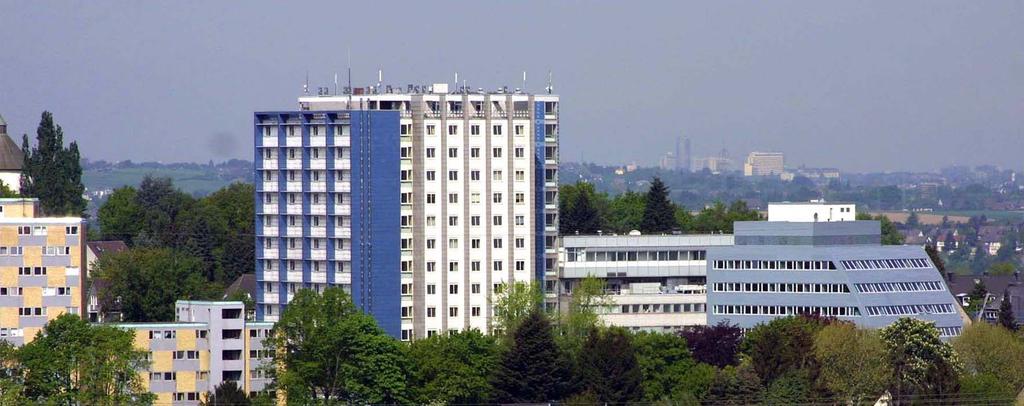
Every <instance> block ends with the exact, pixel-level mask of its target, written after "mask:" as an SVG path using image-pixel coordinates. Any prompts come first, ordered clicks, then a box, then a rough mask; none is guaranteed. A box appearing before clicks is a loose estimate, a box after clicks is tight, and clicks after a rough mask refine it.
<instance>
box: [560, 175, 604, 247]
mask: <svg viewBox="0 0 1024 406" xmlns="http://www.w3.org/2000/svg"><path fill="white" fill-rule="evenodd" d="M559 193H560V194H559V212H560V213H561V214H560V216H559V220H558V226H559V231H560V232H561V233H562V234H563V235H572V234H583V235H591V234H597V232H598V231H599V230H601V229H603V228H604V224H603V223H604V216H603V215H602V213H601V206H602V203H600V202H599V201H600V200H602V197H603V196H602V195H599V194H598V193H597V192H596V191H594V185H591V184H589V183H585V182H582V181H580V182H576V184H575V185H562V186H561V187H560V192H559Z"/></svg>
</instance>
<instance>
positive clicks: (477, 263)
mask: <svg viewBox="0 0 1024 406" xmlns="http://www.w3.org/2000/svg"><path fill="white" fill-rule="evenodd" d="M469 268H470V269H469V270H470V271H473V272H476V271H479V270H480V261H473V262H470V263H469Z"/></svg>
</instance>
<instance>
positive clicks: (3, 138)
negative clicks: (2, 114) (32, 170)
mask: <svg viewBox="0 0 1024 406" xmlns="http://www.w3.org/2000/svg"><path fill="white" fill-rule="evenodd" d="M3 125H5V124H3V118H0V126H3ZM24 163H25V154H24V152H22V150H21V147H19V146H18V144H17V143H15V142H14V140H12V139H11V137H10V136H9V135H7V132H6V131H3V132H0V171H20V170H21V167H22V165H24ZM8 186H9V187H15V186H17V185H8Z"/></svg>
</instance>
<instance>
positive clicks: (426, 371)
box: [409, 330, 498, 404]
mask: <svg viewBox="0 0 1024 406" xmlns="http://www.w3.org/2000/svg"><path fill="white" fill-rule="evenodd" d="M409 358H410V360H411V361H412V374H411V375H412V380H411V385H412V387H413V391H414V393H415V397H414V399H415V402H416V403H419V404H435V403H445V404H481V403H486V402H487V401H488V396H489V395H490V393H491V392H492V390H493V388H492V386H491V382H490V377H491V374H493V373H494V370H495V368H497V364H498V342H497V341H496V340H495V338H494V337H493V336H486V335H484V334H482V333H480V332H479V331H477V330H470V331H462V332H457V333H451V334H441V335H435V336H432V337H428V338H426V339H421V340H416V341H413V342H412V344H411V345H410V346H409Z"/></svg>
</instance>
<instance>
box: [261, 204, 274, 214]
mask: <svg viewBox="0 0 1024 406" xmlns="http://www.w3.org/2000/svg"><path fill="white" fill-rule="evenodd" d="M263 213H264V214H277V205H276V204H274V203H263Z"/></svg>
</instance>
